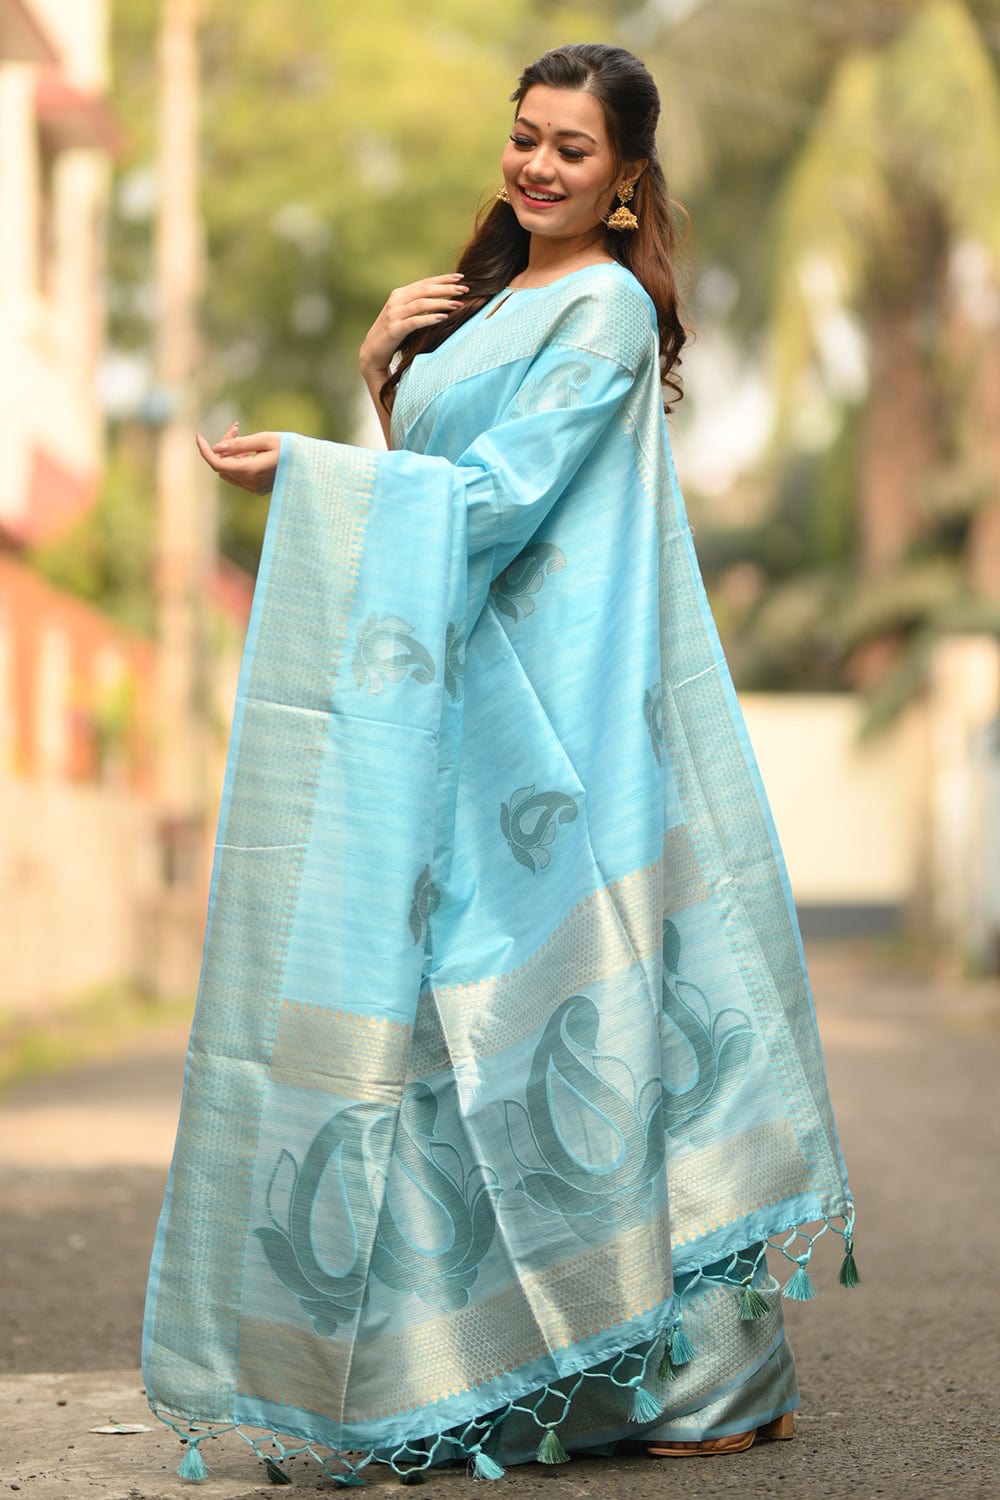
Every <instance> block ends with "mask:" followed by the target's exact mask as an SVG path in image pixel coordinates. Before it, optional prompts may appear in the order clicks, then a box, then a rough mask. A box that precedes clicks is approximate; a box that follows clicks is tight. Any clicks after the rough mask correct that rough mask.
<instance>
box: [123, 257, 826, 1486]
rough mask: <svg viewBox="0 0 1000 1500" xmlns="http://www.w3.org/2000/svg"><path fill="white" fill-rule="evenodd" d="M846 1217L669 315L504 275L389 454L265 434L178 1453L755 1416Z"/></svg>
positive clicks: (214, 974)
mask: <svg viewBox="0 0 1000 1500" xmlns="http://www.w3.org/2000/svg"><path fill="white" fill-rule="evenodd" d="M852 1230H853V1208H852V1205H851V1201H850V1197H849V1193H848V1189H847V1184H846V1178H845V1174H844V1168H843V1162H842V1159H841V1155H840V1151H839V1147H838V1143H837V1137H836V1132H835V1127H834V1123H833V1118H832V1114H831V1109H830V1104H829V1099H828V1095H827V1089H826V1082H825V1075H824V1069H823V1062H822V1056H821V1052H820V1046H819V1041H818V1036H817V1031H816V1026H815V1019H814V1014H813V1008H812V1002H811V998H810V995H809V990H808V985H807V980H806V977H805V970H804V965H803V958H802V952H801V945H800V942H799V937H798V931H797V927H796V923H795V917H794V910H793V906H792V903H791V898H790V893H789V889H788V884H787V880H786V877H785V873H784V868H783V865H782V861H781V856H780V853H779V850H778V847H777V843H776V839H775V835H774V829H773V827H772V824H771V820H770V817H769V814H768V811H767V806H766V803H765V800H764V796H763V792H762V789H761V786H760V782H759V778H758V774H757V770H756V767H755V764H754V760H753V757H752V754H751V751H750V748H749V745H748V743H747V739H746V733H745V730H744V727H743V721H742V718H741V715H740V711H739V707H738V705H737V701H736V697H735V694H734V691H733V687H732V684H731V681H730V678H729V674H728V671H727V668H726V664H725V661H724V658H723V655H722V651H721V649H720V646H719V641H718V637H717V635H716V631H715V628H714V625H713V622H712V619H711V615H710V613H709V610H708V606H707V603H706V600H705V596H704V592H703V588H702V584H701V580H700V575H699V571H698V566H697V562H696V559H695V554H694V550H693V546H692V540H691V533H690V530H689V527H688V524H687V521H686V519H685V514H684V509H683V503H682V500H681V497H680V492H679V489H678V485H677V480H676V476H675V473H674V469H673V466H672V461H671V457H670V450H669V441H668V436H667V428H666V423H665V419H664V415H663V410H662V404H661V390H660V383H659V370H658V361H657V346H656V334H655V320H654V315H653V309H652V305H651V303H650V302H649V299H648V298H647V296H646V294H645V292H644V291H643V290H642V288H641V287H640V286H639V284H638V283H637V282H636V281H635V280H634V279H633V278H632V276H631V275H630V274H629V273H628V272H627V271H625V270H624V269H623V268H621V267H620V266H617V265H604V266H597V267H591V268H588V269H586V270H583V271H578V272H576V273H574V274H572V275H569V276H566V277H564V278H563V279H562V280H560V281H558V282H556V283H554V284H553V285H551V286H549V287H545V288H538V289H534V290H527V291H518V292H516V293H504V294H501V295H500V296H498V297H497V298H495V299H494V300H493V301H492V302H491V303H489V304H488V305H487V306H486V307H485V308H483V309H482V310H481V311H480V312H479V313H478V314H477V315H476V316H475V317H474V318H472V319H471V320H470V321H469V322H467V323H466V324H465V325H463V326H462V327H461V328H460V329H459V330H457V331H456V333H455V334H453V335H452V337H451V338H450V339H449V340H448V341H447V342H446V343H445V344H444V345H442V346H441V348H439V349H438V350H436V351H435V352H433V353H432V354H427V355H422V356H418V357H417V359H416V360H415V361H414V363H413V365H412V366H411V368H410V370H409V371H408V372H407V374H406V376H405V378H404V380H403V381H402V383H401V386H400V389H399V393H398V398H397V401H396V406H395V410H394V414H393V447H392V451H389V452H387V453H377V452H374V451H368V450H364V449H359V448H354V447H348V446H342V445H338V444H332V443H325V442H318V441H312V440H308V439H304V438H300V437H293V436H288V437H286V438H284V439H283V442H282V451H281V459H280V463H279V468H278V474H277V479H276V484H275V489H274V495H273V499H272V503H271V510H270V519H269V523H268V528H267V535H266V539H265V544H264V551H263V555H262V559H261V566H260V573H259V578H258V583H257V591H256V595H255V601H254V608H253V614H252V618H251V622H250V627H249V633H248V638H247V643H246V649H245V654H244V660H243V666H242V670H241V677H240V684H239V691H238V699H237V706H236V711H235V718H234V724H233V730H232V740H231V746H230V753H229V760H228V766H227V773H226V780H225V787H224V792H223V800H222V809H221V814H220V822H219V835H218V846H217V851H216V859H215V864H214V869H213V875H212V884H211V894H210V906H209V919H208V929H207V936H206V945H205V955H204V964H203V971H202V981H201V988H200V994H199V1001H198V1007H197V1013H196V1018H195V1025H194V1029H193V1033H192V1038H191V1045H190V1050H189V1055H188V1066H187V1074H186V1081H185V1091H184V1102H183V1108H182V1115H181V1122H180V1129H179V1135H178V1141H177V1148H176V1152H175V1157H174V1162H173V1166H172V1169H171V1176H170V1182H169V1186H168V1190H167V1196H166V1200H165V1204H164V1208H163V1213H162V1216H161V1221H160V1225H159V1230H158V1234H157V1239H156V1245H155V1250H154V1254H153V1263H152V1270H151V1278H150V1290H149V1297H148V1303H147V1313H146V1324H145V1337H144V1374H145V1380H146V1384H147V1390H148V1393H149V1397H150V1402H151V1405H152V1407H153V1409H154V1410H155V1411H156V1412H157V1414H158V1415H159V1416H161V1417H162V1418H163V1419H164V1420H166V1421H168V1422H170V1423H171V1424H172V1425H174V1426H175V1427H176V1428H177V1430H178V1432H179V1433H180V1434H182V1435H183V1436H184V1438H185V1440H186V1441H187V1443H188V1451H187V1456H186V1457H185V1460H184V1463H183V1464H182V1468H181V1472H182V1473H185V1474H187V1475H188V1477H191V1478H199V1477H202V1476H203V1474H204V1467H203V1464H202V1461H201V1457H200V1453H199V1445H200V1443H201V1442H202V1440H203V1439H204V1438H205V1437H206V1436H207V1435H208V1434H209V1433H210V1432H215V1433H217V1432H219V1431H220V1430H222V1429H224V1428H233V1429H235V1430H236V1431H237V1432H238V1433H239V1434H240V1435H241V1436H243V1437H244V1438H246V1439H247V1441H249V1442H251V1443H253V1444H254V1445H255V1446H257V1447H258V1451H260V1452H261V1454H262V1455H263V1454H264V1453H265V1452H266V1453H267V1455H268V1460H267V1461H268V1463H269V1464H270V1465H271V1467H272V1469H273V1467H274V1465H275V1464H276V1463H279V1464H280V1461H282V1460H283V1458H284V1457H286V1456H287V1455H289V1454H294V1453H296V1452H302V1451H308V1452H309V1453H311V1454H314V1455H315V1456H316V1457H317V1458H318V1459H320V1461H321V1462H322V1463H323V1464H324V1465H325V1466H326V1468H327V1470H328V1472H329V1473H331V1474H333V1475H335V1476H336V1477H337V1479H338V1481H339V1482H340V1483H347V1484H352V1483H360V1482H361V1481H362V1474H363V1472H364V1469H365V1467H366V1466H367V1465H368V1464H370V1463H371V1462H373V1461H378V1462H385V1463H389V1464H391V1465H392V1466H393V1467H394V1468H395V1469H397V1471H399V1472H406V1471H409V1470H413V1469H422V1468H426V1467H428V1466H430V1465H432V1464H438V1463H442V1462H450V1461H455V1460H461V1459H463V1458H464V1459H466V1460H468V1461H470V1462H471V1463H472V1464H473V1466H474V1469H475V1472H476V1473H477V1474H480V1475H483V1476H485V1477H493V1478H495V1477H498V1476H499V1474H500V1473H501V1472H502V1469H501V1464H502V1462H504V1461H517V1460H519V1459H524V1458H528V1457H532V1456H535V1455H536V1453H537V1456H538V1457H540V1458H541V1459H542V1460H543V1461H560V1460H561V1459H562V1458H563V1457H564V1456H565V1451H564V1450H565V1447H567V1446H568V1447H570V1448H572V1447H574V1446H576V1447H588V1446H589V1447H592V1448H593V1447H597V1446H598V1445H601V1444H607V1443H612V1442H614V1441H616V1440H618V1439H619V1438H623V1437H628V1436H633V1437H635V1436H648V1434H650V1433H653V1432H657V1433H663V1432H667V1431H671V1432H674V1433H675V1434H680V1435H684V1436H695V1437H697V1436H699V1435H701V1434H703V1433H705V1432H713V1433H714V1432H723V1431H725V1430H727V1423H728V1424H729V1427H730V1428H732V1429H734V1430H735V1428H738V1427H739V1425H740V1423H742V1425H743V1426H749V1425H753V1422H752V1421H750V1420H748V1419H747V1413H751V1414H753V1416H754V1419H755V1420H757V1419H759V1420H767V1419H768V1418H769V1416H770V1415H774V1414H776V1413H777V1412H778V1411H780V1410H786V1409H788V1407H789V1406H791V1405H794V1404H795V1400H796V1399H797V1398H796V1397H795V1393H794V1376H793V1374H792V1370H791V1361H790V1357H789V1356H788V1353H787V1346H786V1345H785V1344H784V1339H783V1334H782V1325H781V1312H780V1293H779V1289H778V1286H777V1283H776V1282H775V1281H774V1280H773V1279H772V1277H771V1276H770V1275H769V1274H768V1271H767V1268H766V1266H765V1263H764V1255H765V1251H766V1249H767V1247H768V1245H770V1246H771V1247H772V1248H774V1249H776V1250H777V1251H778V1253H779V1257H780V1256H783V1257H784V1258H785V1263H787V1264H788V1265H789V1269H790V1270H791V1271H792V1275H791V1278H790V1280H789V1281H788V1284H787V1285H786V1287H785V1295H790V1296H793V1297H808V1296H810V1295H811V1294H812V1288H811V1284H810V1282H809V1275H808V1271H807V1269H806V1267H807V1262H808V1259H809V1254H810V1251H811V1249H812V1244H813V1241H814V1240H815V1238H816V1237H817V1235H819V1234H823V1233H827V1232H831V1231H832V1232H834V1233H836V1234H838V1235H841V1236H842V1237H843V1239H844V1249H845V1261H844V1267H845V1269H844V1272H842V1277H841V1279H842V1280H844V1281H845V1282H846V1283H847V1284H851V1283H852V1282H853V1279H854V1269H853V1267H854V1263H853V1258H852V1255H851V1235H852ZM734 1392H742V1393H744V1394H745V1397H746V1399H745V1401H744V1402H743V1405H742V1406H741V1405H740V1400H736V1401H735V1403H734V1398H733V1393H734ZM740 1399H741V1400H742V1397H741V1398H740ZM734 1424H735V1425H734ZM278 1477H280V1476H278Z"/></svg>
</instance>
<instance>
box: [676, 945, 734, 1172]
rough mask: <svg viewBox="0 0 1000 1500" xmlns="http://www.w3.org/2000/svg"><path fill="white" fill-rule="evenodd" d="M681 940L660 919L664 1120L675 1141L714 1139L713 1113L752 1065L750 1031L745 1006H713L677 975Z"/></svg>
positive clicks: (721, 1105) (694, 987) (693, 1141)
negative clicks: (717, 1007) (712, 1130)
mask: <svg viewBox="0 0 1000 1500" xmlns="http://www.w3.org/2000/svg"><path fill="white" fill-rule="evenodd" d="M680 962H681V939H680V933H679V932H678V931H677V928H676V927H675V926H674V924H673V922H671V921H669V920H668V921H665V922H664V924H663V983H662V1005H663V1028H662V1031H661V1042H662V1053H663V1123H664V1126H665V1128H666V1130H667V1133H668V1134H669V1135H671V1136H673V1137H674V1138H675V1139H676V1140H682V1141H689V1142H690V1143H691V1145H699V1144H701V1143H703V1142H707V1141H708V1140H710V1139H711V1138H712V1132H711V1121H712V1117H713V1116H714V1115H716V1114H718V1112H719V1110H721V1109H722V1108H723V1107H724V1106H725V1105H726V1104H727V1103H728V1102H729V1101H730V1100H731V1098H732V1096H733V1095H734V1094H735V1093H736V1091H737V1090H738V1089H739V1087H740V1085H741V1084H742V1083H743V1080H744V1079H745V1078H746V1075H747V1070H748V1068H749V1066H750V1054H751V1052H752V1050H753V1044H754V1030H753V1026H752V1024H751V1021H750V1017H749V1016H748V1015H747V1013H746V1011H743V1010H739V1009H738V1008H737V1007H736V1006H728V1007H727V1008H726V1009H724V1010H715V1009H714V1007H713V1006H712V1005H711V1004H710V1002H709V1000H708V999H707V997H706V995H705V994H704V992H703V991H702V990H700V989H699V988H698V986H697V985H696V984H692V983H691V981H690V980H688V979H684V978H682V977H681V974H680V972H679V971H680Z"/></svg>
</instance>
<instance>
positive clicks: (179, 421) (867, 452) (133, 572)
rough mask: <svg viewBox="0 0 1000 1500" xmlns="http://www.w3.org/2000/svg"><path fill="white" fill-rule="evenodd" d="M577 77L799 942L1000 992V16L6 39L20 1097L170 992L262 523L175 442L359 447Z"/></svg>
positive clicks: (7, 576)
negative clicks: (575, 45)
mask: <svg viewBox="0 0 1000 1500" xmlns="http://www.w3.org/2000/svg"><path fill="white" fill-rule="evenodd" d="M591 39H600V40H606V41H617V42H621V43H623V44H624V45H626V46H629V47H631V48H632V49H634V50H635V51H637V52H639V53H640V55H642V56H643V57H644V58H645V59H646V60H647V62H648V63H649V65H650V67H651V69H652V71H653V72H654V74H655V76H656V77H657V80H658V82H659V84H660V87H661V92H662V95H663V101H664V123H663V128H662V151H663V155H664V158H665V162H666V166H667V172H668V179H669V180H670V182H671V186H672V190H673V192H674V194H675V196H676V197H677V198H678V200H680V202H682V203H683V204H684V205H685V206H686V209H687V211H688V212H689V214H690V226H689V228H688V229H687V230H686V232H685V235H684V239H683V244H682V248H681V252H680V271H681V278H682V284H683V286H684V289H685V301H686V312H687V319H688V322H689V324H690V325H691V327H692V328H693V329H694V330H695V334H696V337H695V340H694V342H693V343H692V345H691V346H690V347H689V349H688V351H687V352H686V354H685V358H684V365H683V371H682V373H683V375H684V378H685V383H686V395H685V398H684V400H683V402H682V403H681V405H680V407H679V408H678V410H677V412H676V413H675V415H674V416H673V417H672V418H671V426H672V431H673V434H674V439H675V443H676V448H677V455H678V462H679V467H680V470H681V476H682V480H683V482H684V486H685V490H686V493H687V496H688V500H689V505H690V509H691V514H692V520H693V523H694V526H695V532H696V543H697V547H698V551H699V554H700V556H701V559H702V563H703V566H704V570H705V575H706V581H707V583H708V586H709V590H710V594H711V596H712V602H713V606H714V608H715V610H716V613H717V617H718V620H719V624H720V628H721V630H722V634H723V639H724V644H725V646H726V649H727V653H728V655H729V659H730V662H731V664H732V667H733V671H734V674H735V677H736V680H737V685H738V687H739V689H740V692H741V696H742V700H743V704H744V708H745V711H746V714H747V718H748V721H749V725H750V732H751V737H752V739H753V740H754V743H755V745H756V748H757V751H758V754H759V757H760V760H761V764H762V769H763V774H764V779H765V783H766V785H767V787H768V790H769V793H770V795H771V798H772V801H773V805H774V811H775V816H776V821H777V824H778V828H779V832H780V833H781V835H782V838H783V841H784V843H785V848H786V853H787V856H788V860H789V865H790V871H791V877H792V883H793V887H794V889H795V891H796V895H797V899H798V901H799V903H800V908H801V912H802V919H803V923H804V927H805V930H806V933H807V935H809V934H816V935H820V936H825V937H834V938H845V939H852V940H856V939H857V938H858V937H859V936H867V937H876V938H878V939H879V940H881V941H884V942H886V943H888V944H895V945H897V946H898V947H899V948H900V949H902V950H905V952H906V954H907V955H908V958H909V960H910V961H911V962H913V961H916V962H918V963H920V964H923V965H926V966H928V967H929V968H933V969H935V970H940V969H945V970H947V971H951V972H952V973H958V972H962V973H973V974H975V973H990V974H992V973H996V972H997V971H998V969H1000V0H838V3H836V4H834V3H829V4H828V3H825V0H814V3H812V4H809V5H803V4H801V3H800V0H635V3H630V0H603V3H593V4H587V3H583V0H580V3H577V4H566V5H561V4H558V3H551V0H504V4H503V5H496V6H487V7H472V6H469V5H468V4H467V3H466V0H422V4H421V5H420V6H419V7H416V6H414V5H413V4H412V3H408V0H366V3H365V4H364V5H355V4H353V3H352V4H348V3H347V0H254V3H253V4H252V5H247V4H246V3H245V0H241V3H237V0H0V453H2V455H3V462H2V465H0V1034H2V1035H3V1036H4V1037H5V1038H6V1040H7V1042H8V1043H9V1047H10V1056H11V1058H13V1062H12V1063H11V1064H10V1066H11V1067H15V1068H16V1067H23V1066H26V1065H27V1064H28V1063H29V1062H30V1059H31V1057H32V1056H34V1055H35V1054H34V1053H33V1052H32V1050H31V1049H32V1048H35V1051H36V1052H37V1050H38V1049H39V1048H42V1049H43V1050H44V1047H45V1046H50V1047H55V1046H58V1040H57V1039H58V1036H59V1034H60V1026H65V1025H66V1024H72V1023H67V1022H66V1017H67V1016H70V1017H72V1016H74V1015H75V1016H77V1017H90V1018H91V1021H93V1020H94V1018H97V1020H98V1022H99V1023H100V1025H101V1026H102V1027H103V1028H105V1029H106V1028H108V1027H111V1028H114V1027H117V1026H122V1027H126V1026H129V1025H131V1024H133V1021H134V1019H135V1017H136V1015H138V1014H140V1013H142V1011H143V1007H150V1006H153V1007H157V1006H158V1007H163V1006H169V1005H170V1004H171V1003H173V1002H176V1005H177V1006H178V1007H180V1008H183V1007H186V1006H189V1005H190V1002H191V999H192V997H193V992H194V987H195V982H196V976H197V965H198V957H199V950H200V942H201V928H202V922H203V912H204V901H205V893H206V889H207V876H208V859H209V850H210V846H211V838H212V833H213V827H214V820H215V812H216V805H217V799H218V793H219V787H220V784H221V770H222V763H223V758H224V753H225V744H226V735H227V729H228V718H229V713H230V709H231V703H232V697H233V692H234V687H235V674H236V670H237V667H238V661H239V651H240V647H241V642H242V636H243V631H244V629H245V625H246V620H247V614H248V610H249V604H250V598H251V593H252V587H253V572H254V568H255V564H256V559H257V552H258V548H259V544H260V538H261V534H262V529H263V522H264V516H265V510H266V502H265V501H263V500H259V499H257V498H255V497H251V496H248V495H247V494H245V493H244V492H243V491H237V490H228V489H225V487H220V486H217V485H216V483H215V482H214V481H213V480H212V477H211V475H210V474H209V473H208V471H207V470H205V469H204V468H203V466H201V465H200V463H199V462H198V460H197V458H196V454H195V449H194V446H193V441H192V433H193V431H194V430H195V428H196V427H197V428H201V429H202V430H205V431H206V432H208V433H209V434H212V435H215V436H217V435H219V434H221V432H222V431H223V430H224V428H225V427H226V426H227V425H228V423H229V422H230V421H231V420H232V419H233V418H234V417H237V416H238V417H239V419H240V422H241V425H242V429H243V431H244V432H250V431H253V430H254V429H255V428H262V427H263V428H291V429H294V430H297V431H302V432H306V433H310V434H312V435H315V436H320V437H327V438H335V439H340V440H348V441H362V442H374V441H375V438H374V437H373V436H372V424H371V420H370V418H368V417H367V416H366V414H365V410H364V400H363V399H362V398H363V387H362V386H361V383H360V379H359V376H358V373H357V347H358V345H359V343H360V340H361V338H362V337H363V335H364V332H365V331H366V329H367V327H368V325H369V323H370V321H371V320H372V318H373V317H374V316H375V314H376V312H377V311H378V309H379V308H380V306H381V304H382V302H383V300H384V298H385V296H386V294H387V292H388V291H389V289H390V288H391V287H393V286H395V285H399V284H401V283H404V282H407V281H411V280H414V279H415V278H417V277H418V276H421V275H424V274H430V273H434V272H440V271H444V270H447V269H450V268H451V267H452V266H453V264H454V261H455V256H456V254H457V251H458V249H459V248H460V246H461V244H462V243H463V241H464V239H465V238H466V236H467V233H468V230H469V227H470V224H471V222H472V219H473V216H474V214H475V212H476V210H477V207H478V206H479V205H480V204H481V203H483V202H484V201H486V200H487V199H488V198H489V197H490V196H491V195H492V193H493V192H494V191H495V188H496V186H497V184H498V182H499V167H498V164H499V158H500V153H501V150H502V147H503V143H504V139H505V135H506V132H507V129H508V128H509V115H510V106H509V104H508V102H507V101H508V96H509V94H510V91H511V89H512V87H513V86H514V83H515V81H516V78H517V74H518V73H519V71H520V69H521V67H522V66H523V65H524V64H525V63H526V62H528V61H529V60H531V59H532V58H533V57H535V56H536V55H537V54H538V53H539V52H541V51H543V50H544V49H545V48H547V47H549V46H553V45H556V44H558V43H559V42H561V41H567V40H591ZM223 490H224V492H221V491H223ZM43 1023H44V1024H43ZM42 1031H44V1034H45V1036H46V1037H47V1038H48V1040H47V1041H45V1042H43V1041H42V1040H41V1039H40V1037H41V1033H42Z"/></svg>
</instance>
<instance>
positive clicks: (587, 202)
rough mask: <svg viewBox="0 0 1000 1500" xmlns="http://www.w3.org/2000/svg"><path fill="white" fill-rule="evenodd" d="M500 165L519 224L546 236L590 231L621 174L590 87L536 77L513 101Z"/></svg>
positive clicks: (574, 236)
mask: <svg viewBox="0 0 1000 1500" xmlns="http://www.w3.org/2000/svg"><path fill="white" fill-rule="evenodd" d="M501 165H502V169H503V177H504V183H505V185H506V188H507V192H508V194H509V195H510V201H511V204H512V206H513V209H514V212H515V214H516V215H517V218H518V222H519V223H520V225H521V227H522V228H523V229H527V230H528V231H529V232H530V233H531V234H538V235H543V236H546V237H549V236H551V237H552V238H554V239H580V238H581V237H582V238H584V239H586V238H587V237H593V238H596V237H597V230H598V227H599V225H600V223H601V220H602V219H603V218H604V217H605V216H606V215H607V212H608V210H609V208H610V207H611V205H612V203H613V201H614V199H615V191H614V189H615V188H616V186H617V184H618V180H619V176H623V175H625V174H618V173H616V172H615V163H614V158H613V156H612V153H611V147H610V145H609V143H608V132H607V127H606V125H605V123H604V110H603V108H602V106H601V105H600V104H599V103H598V101H597V100H596V99H595V98H594V96H593V94H588V93H585V92H583V90H579V89H556V88H551V87H549V85H547V84H541V83H536V84H534V85H533V87H531V88H530V89H529V90H528V92H527V93H526V94H525V96H524V98H523V99H522V101H521V103H520V105H519V107H518V112H517V118H516V119H515V121H514V125H513V129H512V130H511V133H510V140H509V142H508V144H507V148H506V150H505V151H504V154H503V162H502V164H501Z"/></svg>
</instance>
